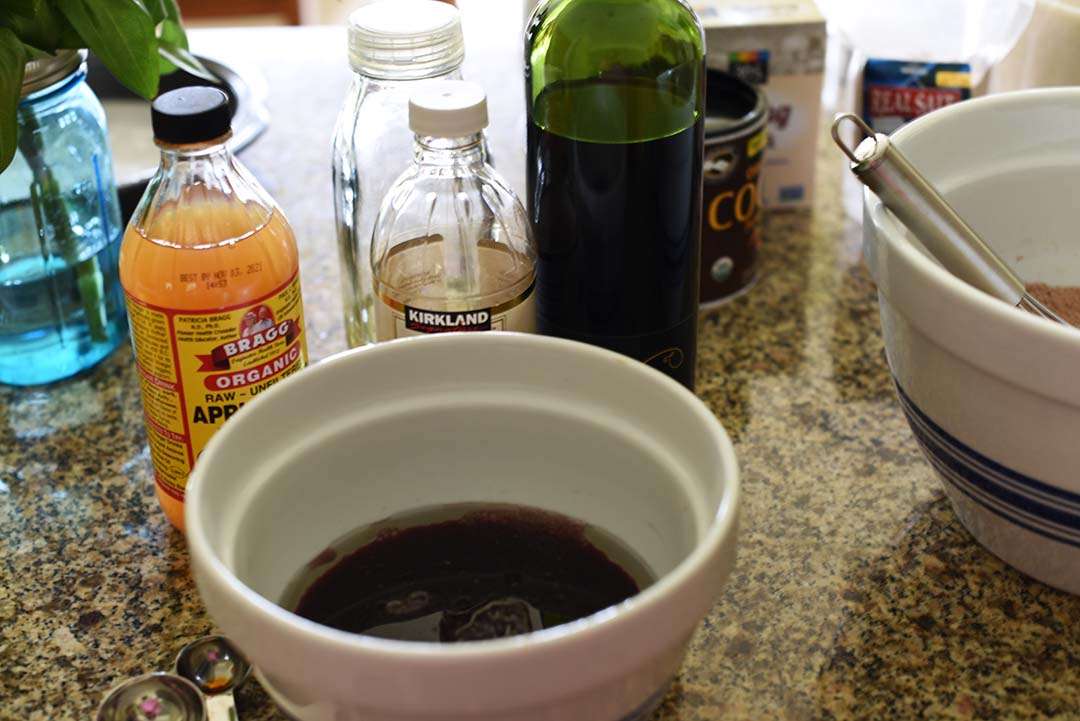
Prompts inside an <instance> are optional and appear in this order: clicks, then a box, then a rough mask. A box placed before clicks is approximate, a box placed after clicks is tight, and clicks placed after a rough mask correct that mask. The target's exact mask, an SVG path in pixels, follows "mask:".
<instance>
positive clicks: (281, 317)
mask: <svg viewBox="0 0 1080 721" xmlns="http://www.w3.org/2000/svg"><path fill="white" fill-rule="evenodd" d="M127 306H128V314H129V316H130V318H131V339H132V343H133V344H134V346H135V358H136V361H135V364H136V367H137V369H138V372H139V376H140V382H141V386H142V397H143V409H144V412H145V415H146V432H147V436H148V439H149V443H150V455H151V457H152V458H153V461H154V475H155V477H156V480H157V483H158V485H159V486H161V488H162V489H163V490H164V491H165V492H166V493H168V494H169V495H170V496H172V497H173V498H176V499H177V500H183V498H184V486H185V484H186V483H187V477H188V474H189V473H190V472H191V468H192V466H193V465H194V464H195V459H196V458H198V457H199V454H200V453H201V452H202V450H203V447H204V446H205V445H206V443H207V441H209V440H210V437H211V436H212V435H214V433H215V432H216V431H217V429H218V428H220V427H221V425H222V424H223V423H224V422H225V421H226V420H228V418H229V417H230V416H232V415H233V414H234V413H236V411H238V410H240V408H242V407H243V406H244V404H245V403H247V402H248V401H250V400H251V399H252V398H254V397H255V396H256V395H258V394H259V393H262V392H263V391H264V390H266V389H267V388H269V387H270V386H272V385H273V384H274V383H277V382H278V381H280V380H281V379H282V378H284V377H286V376H288V375H291V374H293V373H295V372H296V371H298V370H300V369H302V368H303V367H304V366H305V365H307V344H306V339H305V338H304V333H303V328H302V321H303V308H302V305H301V298H300V280H299V276H298V275H294V276H293V278H292V280H290V281H289V282H288V283H286V284H285V285H283V286H282V287H280V288H278V289H277V290H275V291H274V292H272V293H270V294H269V295H268V296H266V297H264V298H260V299H258V300H255V301H253V302H251V303H247V304H245V305H243V306H239V307H235V308H226V309H219V310H210V311H173V310H169V309H165V308H159V307H156V306H153V305H149V304H147V303H143V302H142V301H140V300H138V299H137V298H135V297H133V296H131V295H128V296H127Z"/></svg>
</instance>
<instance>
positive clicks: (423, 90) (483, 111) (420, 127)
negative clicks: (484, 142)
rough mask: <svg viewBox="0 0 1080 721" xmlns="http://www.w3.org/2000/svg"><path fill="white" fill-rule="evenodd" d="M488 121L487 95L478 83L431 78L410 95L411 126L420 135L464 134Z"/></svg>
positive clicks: (472, 132)
mask: <svg viewBox="0 0 1080 721" xmlns="http://www.w3.org/2000/svg"><path fill="white" fill-rule="evenodd" d="M487 124H488V113H487V96H486V95H485V94H484V89H483V88H482V87H480V86H479V85H477V84H476V83H470V82H466V81H464V80H430V81H428V82H426V83H423V84H421V85H419V86H418V87H417V88H416V90H414V91H413V93H412V96H411V97H410V98H409V128H410V129H411V130H412V131H413V132H414V133H416V134H417V135H429V136H433V137H436V138H460V137H462V136H465V135H472V134H474V133H479V132H480V131H481V130H483V129H484V128H486V127H487Z"/></svg>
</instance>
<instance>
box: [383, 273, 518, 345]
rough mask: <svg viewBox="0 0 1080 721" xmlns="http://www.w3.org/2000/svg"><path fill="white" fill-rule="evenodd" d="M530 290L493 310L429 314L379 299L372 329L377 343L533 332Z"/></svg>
mask: <svg viewBox="0 0 1080 721" xmlns="http://www.w3.org/2000/svg"><path fill="white" fill-rule="evenodd" d="M533 287H534V286H532V285H530V286H529V288H528V289H527V290H526V291H525V292H524V293H522V294H521V295H519V296H518V297H517V298H514V299H513V300H511V301H508V302H506V303H501V304H499V305H497V306H495V307H493V308H472V309H469V310H460V311H456V310H449V311H448V310H432V309H429V308H418V307H416V306H412V305H407V304H403V303H399V302H398V301H396V300H394V299H393V298H389V297H386V296H383V295H380V296H379V302H378V303H377V304H376V307H375V327H376V334H377V336H378V339H379V340H392V339H394V338H403V337H406V336H410V335H426V334H428V333H469V332H477V331H486V330H512V331H518V332H521V333H533V332H535V331H536V305H535V301H534V298H533Z"/></svg>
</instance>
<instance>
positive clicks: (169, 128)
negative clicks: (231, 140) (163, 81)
mask: <svg viewBox="0 0 1080 721" xmlns="http://www.w3.org/2000/svg"><path fill="white" fill-rule="evenodd" d="M150 118H151V122H152V124H153V126H154V138H155V139H157V140H159V141H161V142H163V143H173V144H177V145H183V144H186V143H204V142H206V141H208V140H213V139H214V138H220V137H221V136H222V135H224V134H225V133H227V132H229V129H230V127H231V124H232V111H231V110H230V108H229V96H228V95H226V94H225V93H223V92H222V91H221V90H218V89H217V88H211V87H208V86H203V85H193V86H191V87H187V88H179V89H177V90H170V91H169V92H167V93H164V94H162V95H159V96H158V97H157V99H156V100H154V103H153V105H152V110H151V112H150Z"/></svg>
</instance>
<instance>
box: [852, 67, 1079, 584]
mask: <svg viewBox="0 0 1080 721" xmlns="http://www.w3.org/2000/svg"><path fill="white" fill-rule="evenodd" d="M1078 119H1080V89H1077V88H1060V89H1048V90H1031V91H1023V92H1018V93H1008V94H1003V95H996V96H990V97H987V98H982V99H978V100H972V101H967V102H964V103H960V104H957V105H953V106H949V107H947V108H945V109H942V110H939V111H936V112H933V113H931V114H929V115H926V116H924V117H922V118H920V119H918V120H916V121H915V122H913V123H911V124H910V125H907V126H905V127H904V128H902V129H901V130H899V131H898V132H897V133H895V135H894V136H893V139H894V140H895V142H896V143H897V145H898V146H899V147H900V148H901V149H902V150H903V151H904V153H906V154H907V155H908V156H909V157H910V158H911V160H912V161H913V163H914V164H915V165H916V166H917V167H919V168H920V169H921V170H922V172H923V173H924V174H925V175H926V176H927V177H928V178H929V179H930V180H931V181H932V182H934V183H935V184H936V185H937V186H938V188H939V189H940V190H941V191H942V192H943V194H944V195H945V196H946V197H947V198H948V199H949V200H950V202H951V203H953V205H954V206H955V207H956V208H957V210H958V211H959V212H960V214H961V215H963V216H964V217H965V218H966V219H967V220H968V221H969V222H970V223H971V225H972V226H973V227H974V228H975V230H976V231H978V232H979V233H980V234H981V235H982V237H983V238H985V239H986V240H987V241H988V242H989V243H990V244H991V245H992V246H993V247H994V248H995V250H997V251H998V253H999V254H1001V255H1002V256H1003V257H1004V258H1005V259H1006V260H1007V261H1008V262H1009V263H1010V264H1012V266H1013V267H1014V268H1015V269H1016V270H1017V271H1018V273H1019V274H1020V276H1021V277H1023V278H1024V279H1025V280H1027V281H1028V282H1031V281H1043V282H1046V283H1050V284H1052V285H1076V286H1080V235H1078V233H1077V227H1078V225H1080V222H1078V221H1080V203H1077V191H1078V189H1080V122H1077V120H1078ZM865 201H866V202H865V222H864V224H863V227H864V231H863V232H864V246H863V250H864V254H865V257H866V261H867V263H868V265H869V267H870V272H871V274H872V275H873V277H874V280H875V281H876V282H877V286H878V291H879V300H880V306H881V325H882V331H883V334H884V337H885V350H886V353H887V356H888V361H889V367H890V368H891V370H892V373H893V376H894V378H895V380H896V384H897V393H898V396H899V398H900V403H901V406H902V407H903V409H904V412H905V413H906V414H907V417H908V420H909V422H910V424H911V427H912V430H913V431H914V434H915V437H916V439H917V440H918V442H919V444H920V445H921V446H922V449H923V451H924V453H925V455H926V457H927V459H928V460H929V461H930V463H931V464H932V465H933V466H934V468H935V469H936V470H937V472H938V475H939V476H940V477H941V479H942V480H943V481H944V486H945V490H946V492H947V493H948V495H949V498H950V499H951V500H952V503H953V507H954V508H955V509H956V513H957V515H958V516H959V517H960V520H961V521H962V522H963V523H964V525H965V526H966V527H967V528H968V530H969V531H971V533H972V535H974V536H975V538H976V539H978V540H979V542H980V543H982V544H983V545H984V546H986V548H988V549H989V550H990V551H992V552H993V553H995V554H996V555H997V556H999V557H1000V558H1001V559H1002V560H1004V561H1005V562H1006V563H1009V564H1011V565H1013V566H1015V567H1016V568H1017V569H1019V570H1021V571H1023V572H1024V573H1027V574H1028V575H1030V576H1033V577H1034V578H1037V579H1039V580H1040V581H1044V582H1045V583H1048V584H1050V585H1052V586H1056V587H1058V588H1061V589H1064V590H1067V591H1070V592H1072V593H1080V330H1077V329H1075V328H1069V327H1064V326H1061V325H1057V324H1054V323H1051V322H1048V321H1044V320H1042V319H1039V318H1036V317H1034V316H1033V315H1029V314H1027V313H1025V312H1023V311H1020V310H1017V309H1015V308H1011V307H1009V306H1008V305H1007V304H1005V303H1002V302H1000V301H997V300H995V299H993V298H991V297H990V296H988V295H985V294H983V293H981V292H979V291H977V290H975V289H974V288H972V287H971V286H969V285H967V284H965V283H964V282H962V281H960V280H959V279H957V278H956V277H954V276H953V275H951V274H949V273H948V272H946V271H945V270H944V269H943V268H941V267H940V266H939V265H938V264H937V263H936V262H935V261H933V260H932V259H931V258H930V257H929V256H928V254H926V253H925V250H924V249H923V248H922V246H921V245H920V244H919V243H918V242H917V241H915V240H914V238H913V237H912V236H911V235H910V234H909V233H908V232H907V231H906V229H904V228H903V226H902V225H900V224H899V222H898V221H896V220H895V218H894V217H893V216H892V215H891V214H889V213H888V212H887V211H885V209H884V208H883V207H882V205H881V201H880V200H879V199H878V198H877V197H876V196H874V195H873V194H871V193H867V195H866V198H865Z"/></svg>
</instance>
